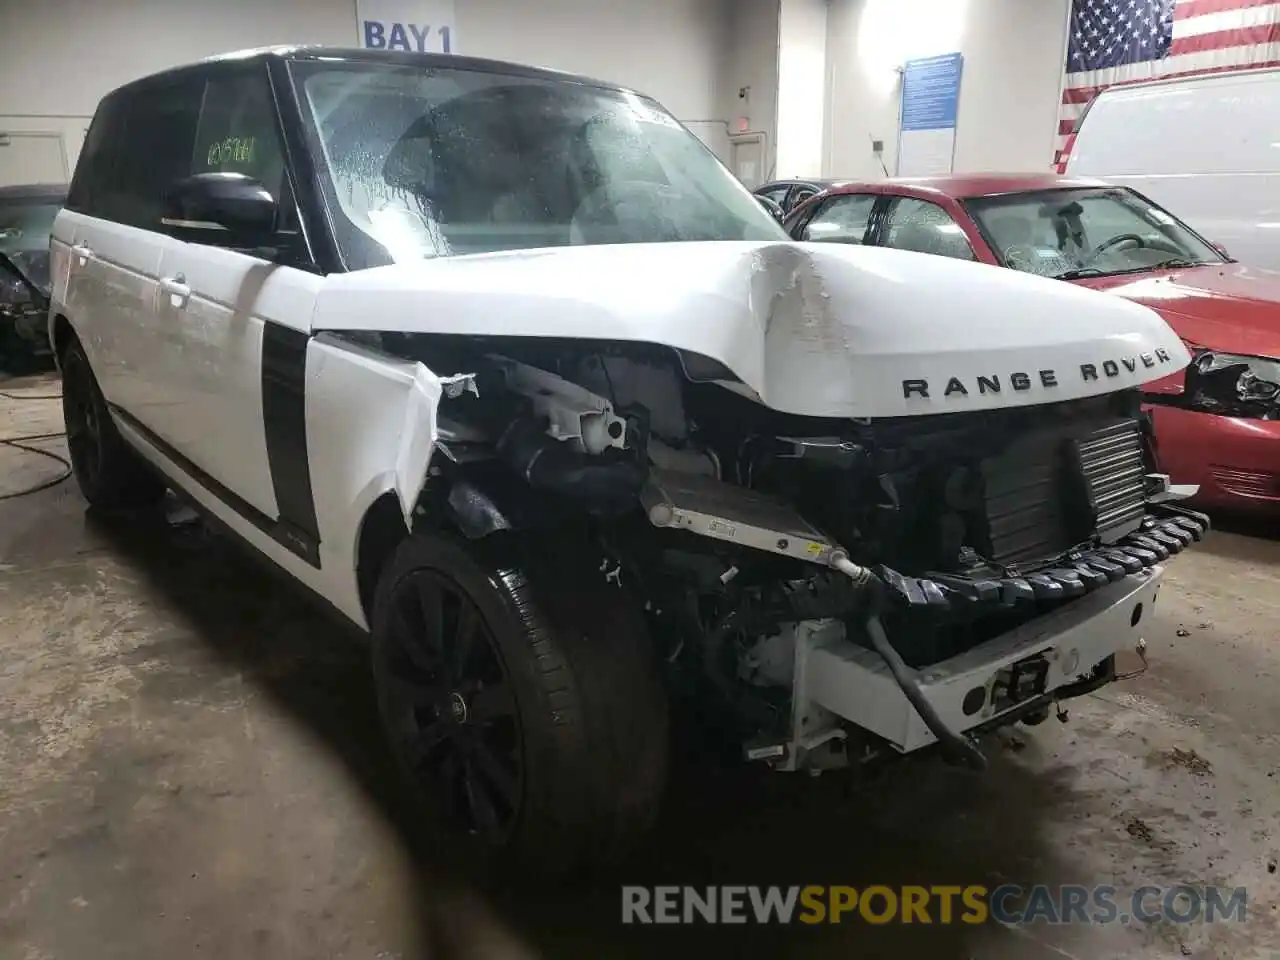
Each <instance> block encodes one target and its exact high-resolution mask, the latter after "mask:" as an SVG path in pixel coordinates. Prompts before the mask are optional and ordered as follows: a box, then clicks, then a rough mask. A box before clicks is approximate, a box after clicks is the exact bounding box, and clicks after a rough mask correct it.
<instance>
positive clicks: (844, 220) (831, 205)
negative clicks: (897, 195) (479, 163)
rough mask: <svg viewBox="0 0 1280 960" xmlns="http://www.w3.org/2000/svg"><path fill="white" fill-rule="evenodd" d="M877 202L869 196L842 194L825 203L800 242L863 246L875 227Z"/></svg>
mask: <svg viewBox="0 0 1280 960" xmlns="http://www.w3.org/2000/svg"><path fill="white" fill-rule="evenodd" d="M875 205H876V198H875V196H874V195H872V194H869V193H860V194H852V193H851V194H841V195H838V196H834V197H831V198H829V199H828V200H826V201H825V202H823V204H822V208H821V209H820V210H819V211H818V212H817V213H815V214H814V215H813V216H812V217H811V218H810V219H809V222H808V223H807V224H805V226H804V229H803V230H801V231H800V236H799V237H798V238H797V239H800V240H816V241H819V242H827V243H862V242H863V241H864V239H865V238H866V235H867V226H868V225H869V224H870V223H871V212H872V210H874V209H875Z"/></svg>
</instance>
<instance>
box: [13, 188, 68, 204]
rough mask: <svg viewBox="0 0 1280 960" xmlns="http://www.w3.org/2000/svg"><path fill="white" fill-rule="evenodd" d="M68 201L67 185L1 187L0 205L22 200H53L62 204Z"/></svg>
mask: <svg viewBox="0 0 1280 960" xmlns="http://www.w3.org/2000/svg"><path fill="white" fill-rule="evenodd" d="M66 199H67V185H66V184H65V183H24V184H20V185H18V186H13V187H0V203H3V202H5V201H10V202H13V201H21V200H26V201H30V200H52V201H54V202H56V203H62V202H64V201H65V200H66Z"/></svg>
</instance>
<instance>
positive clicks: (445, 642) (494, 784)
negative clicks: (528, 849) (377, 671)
mask: <svg viewBox="0 0 1280 960" xmlns="http://www.w3.org/2000/svg"><path fill="white" fill-rule="evenodd" d="M387 640H388V642H387V643H386V644H385V646H384V650H385V653H384V655H383V657H384V662H383V664H382V667H383V670H384V677H385V682H384V685H383V689H384V710H385V712H386V716H387V721H388V726H389V727H390V730H391V736H392V739H393V747H394V748H395V750H396V752H397V754H398V755H399V758H400V761H401V763H402V764H403V765H404V766H405V767H406V768H407V771H408V772H409V774H410V775H411V777H412V778H413V779H414V780H416V781H417V782H418V783H419V784H420V785H421V787H423V788H424V792H425V793H426V795H427V796H428V797H430V798H431V799H432V800H434V802H435V804H436V805H437V806H438V808H439V812H440V814H441V815H442V816H443V817H444V819H445V821H446V822H447V823H448V824H449V826H450V827H452V828H453V829H454V830H458V831H461V832H464V833H468V834H472V835H475V836H477V837H478V839H480V840H481V841H483V842H484V843H485V844H486V845H487V846H501V845H502V844H504V843H505V842H506V840H507V838H508V837H509V836H510V834H511V831H512V829H513V827H514V825H515V822H516V820H517V817H518V815H519V812H520V809H521V797H522V793H523V790H524V773H523V766H524V764H523V753H522V751H523V741H522V736H521V729H520V719H519V716H518V714H517V710H516V700H515V694H514V690H513V685H512V682H511V678H510V675H509V673H508V671H507V668H506V666H505V664H504V663H503V661H502V656H501V654H500V653H499V650H498V647H497V644H496V642H495V640H494V637H493V634H492V632H491V630H490V629H489V627H488V625H487V624H486V623H485V621H484V618H483V616H482V615H481V613H480V611H479V609H478V608H477V607H476V605H475V603H474V602H473V601H472V600H471V599H470V598H469V597H468V596H467V595H466V592H465V591H464V590H463V589H462V587H460V586H459V585H458V584H457V583H456V582H454V581H453V580H452V579H450V578H449V577H447V576H446V575H445V574H443V573H442V572H440V571H437V570H429V569H418V570H414V571H413V572H411V573H409V574H408V575H406V576H405V577H403V578H401V579H400V580H399V581H398V582H397V583H396V584H395V586H394V587H393V589H392V591H391V593H390V596H389V618H388V622H387Z"/></svg>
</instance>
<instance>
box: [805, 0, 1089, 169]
mask: <svg viewBox="0 0 1280 960" xmlns="http://www.w3.org/2000/svg"><path fill="white" fill-rule="evenodd" d="M1067 6H1068V0H831V4H830V10H829V14H828V31H827V62H828V76H829V81H828V91H827V92H828V97H827V122H826V125H825V127H826V162H825V165H824V172H825V173H827V174H829V175H831V176H840V177H854V178H878V177H881V176H883V172H882V169H881V165H880V162H879V160H878V159H877V158H876V156H875V154H874V153H872V150H871V141H872V140H873V139H880V140H883V141H884V147H885V153H884V158H883V159H884V163H885V165H886V166H887V167H888V169H889V172H890V173H892V172H893V169H894V160H895V156H896V151H897V139H898V106H899V94H900V92H901V78H900V76H899V74H898V73H897V72H896V68H897V67H899V66H901V65H902V63H903V61H905V60H908V59H911V58H914V57H924V56H930V55H932V54H939V53H952V52H955V51H959V52H960V53H963V54H964V58H965V59H964V73H963V75H962V78H961V87H960V111H959V117H958V119H957V123H956V151H955V169H956V170H957V171H977V170H1005V171H1015V170H1039V171H1048V169H1049V164H1050V163H1051V161H1052V159H1053V145H1054V135H1055V128H1056V124H1057V106H1058V99H1059V97H1060V95H1061V93H1060V82H1061V71H1062V58H1063V50H1064V45H1065V42H1066V17H1067Z"/></svg>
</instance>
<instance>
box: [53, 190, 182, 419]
mask: <svg viewBox="0 0 1280 960" xmlns="http://www.w3.org/2000/svg"><path fill="white" fill-rule="evenodd" d="M54 237H55V242H56V241H57V240H61V241H62V242H63V243H65V244H66V245H67V246H68V247H69V248H70V257H69V264H70V265H69V275H68V278H67V292H66V306H67V310H68V312H69V314H70V315H71V316H72V317H74V318H75V326H76V333H77V335H78V336H79V337H80V342H81V343H82V344H83V345H84V348H85V353H86V354H87V355H88V357H89V362H90V363H91V364H92V365H93V371H94V374H95V376H96V377H97V378H98V383H99V385H100V386H101V387H102V392H103V395H105V396H106V398H107V400H108V402H110V403H114V404H118V405H120V406H122V407H124V408H125V409H126V410H145V409H148V408H150V407H153V406H155V405H156V404H158V403H160V402H161V397H162V393H161V383H162V380H161V377H160V375H158V373H157V371H154V370H152V369H150V368H148V369H146V370H145V372H144V369H143V368H142V367H140V366H139V365H138V364H139V361H140V359H141V357H142V356H143V354H144V352H145V350H146V345H145V344H144V342H143V338H144V337H145V336H147V335H150V334H151V332H152V331H151V327H152V322H153V316H154V314H153V311H154V308H155V300H156V293H157V290H158V287H157V282H158V279H159V275H160V258H161V256H162V255H163V253H164V249H165V246H166V245H167V244H168V242H169V241H168V238H167V237H165V236H163V235H162V234H158V233H151V232H148V231H146V230H138V229H135V228H134V227H128V226H125V225H123V224H119V223H109V222H107V221H105V220H98V219H96V218H94V217H86V216H82V215H81V214H78V213H73V212H71V211H69V210H62V211H60V212H59V213H58V217H57V219H56V221H55V229H54Z"/></svg>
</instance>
